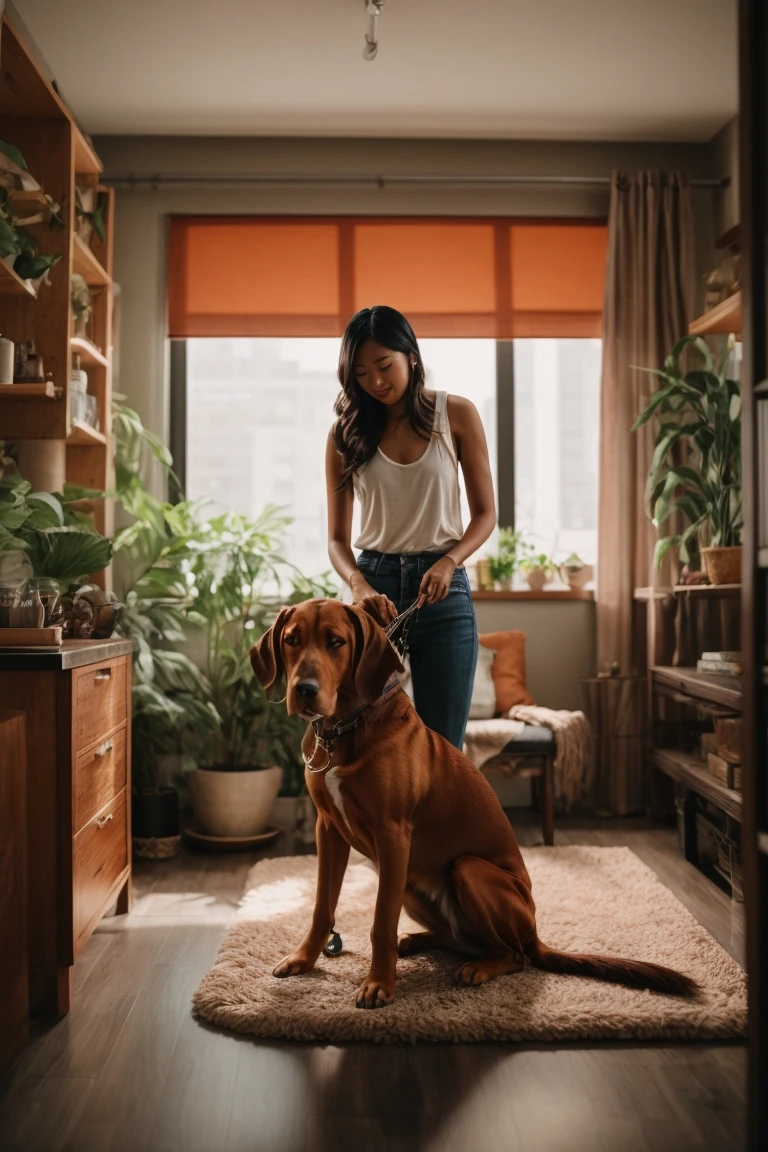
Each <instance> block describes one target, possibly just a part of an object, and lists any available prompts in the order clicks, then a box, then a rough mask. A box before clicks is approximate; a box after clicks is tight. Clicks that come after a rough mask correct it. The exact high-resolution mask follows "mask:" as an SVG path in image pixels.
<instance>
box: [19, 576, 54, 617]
mask: <svg viewBox="0 0 768 1152" xmlns="http://www.w3.org/2000/svg"><path fill="white" fill-rule="evenodd" d="M35 592H37V594H38V596H39V597H40V600H41V603H42V605H43V609H44V611H45V619H44V620H43V627H44V628H47V627H49V625H50V624H51V623H55V620H56V617H57V614H58V613H57V609H58V606H59V596H60V594H61V589H60V588H59V585H58V582H57V581H56V580H53V579H51V577H50V576H31V577H30V578H29V580H26V581H25V582H24V584H23V585H22V588H21V597H22V599H24V598H28V597H32V596H34V594H35Z"/></svg>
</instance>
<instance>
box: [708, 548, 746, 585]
mask: <svg viewBox="0 0 768 1152" xmlns="http://www.w3.org/2000/svg"><path fill="white" fill-rule="evenodd" d="M701 555H702V557H703V558H704V567H705V568H706V570H707V576H708V577H709V582H710V584H741V547H740V546H739V547H736V548H702V550H701Z"/></svg>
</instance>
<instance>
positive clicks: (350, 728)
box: [301, 677, 402, 773]
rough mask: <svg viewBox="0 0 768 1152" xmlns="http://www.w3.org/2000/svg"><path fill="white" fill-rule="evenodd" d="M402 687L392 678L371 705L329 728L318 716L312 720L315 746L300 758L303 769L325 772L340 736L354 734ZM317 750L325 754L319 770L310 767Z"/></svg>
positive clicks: (361, 707)
mask: <svg viewBox="0 0 768 1152" xmlns="http://www.w3.org/2000/svg"><path fill="white" fill-rule="evenodd" d="M401 689H402V685H401V683H400V681H399V680H398V679H397V678H396V677H393V678H392V680H390V681H389V683H388V684H385V686H384V691H383V692H382V694H381V696H379V697H378V699H377V700H374V701H373V703H371V704H361V705H360V707H359V708H355V710H354V712H350V714H349V715H348V716H344V717H343V719H341V720H337V721H336V723H335V724H333V725H332V726H331V727H330V728H323V727H322V724H323V720H324V717H323V716H320V717H318V719H317V720H313V721H312V722H311V723H312V731H313V732H314V734H315V746H314V748H313V749H312V755H311V756H306V755H305V754H304V752H302V754H301V758H302V760H303V761H304V767H305V768H306V769H307V771H308V772H312V773H315V772H325V770H326V768H329V767H330V765H331V758H332V756H333V746H334V744H335V743H336V741H337V740H338V739H339V737H340V736H346V734H347V733H348V732H354V730H355V728H359V726H360V725H361V724H362V723H363V721H364V720H365V719H366V718H367V716H368V715H369V713H371V712H374V711H375V710H376V709H377V708H381V706H382V704H386V702H387V700H389V699H391V697H392V696H394V695H395V693H397V692H399V691H401ZM318 748H322V749H323V750H324V752H325V754H326V762H325V764H323V765H322V767H320V768H313V767H312V760H314V758H315V753H316V752H317V750H318Z"/></svg>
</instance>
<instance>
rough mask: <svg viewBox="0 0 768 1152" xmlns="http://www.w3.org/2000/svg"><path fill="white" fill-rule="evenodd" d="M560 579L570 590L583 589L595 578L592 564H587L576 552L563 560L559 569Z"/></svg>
mask: <svg viewBox="0 0 768 1152" xmlns="http://www.w3.org/2000/svg"><path fill="white" fill-rule="evenodd" d="M559 572H560V579H561V580H562V581H563V583H564V584H567V585H568V587H569V588H583V587H584V585H585V584H588V583H589V581H590V580H591V579H592V576H593V568H592V565H591V564H586V563H585V562H584V561H583V560H582V559H581V557H580V556H579V555H578V554H577V553H576V552H571V554H570V556H569V557H568V558H567V559H566V560H563V562H562V564H561V565H560V567H559Z"/></svg>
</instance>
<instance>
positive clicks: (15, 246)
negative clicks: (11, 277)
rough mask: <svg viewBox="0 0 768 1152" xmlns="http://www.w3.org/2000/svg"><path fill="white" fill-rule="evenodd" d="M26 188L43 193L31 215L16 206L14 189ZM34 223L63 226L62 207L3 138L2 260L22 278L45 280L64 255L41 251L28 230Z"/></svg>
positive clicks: (0, 168)
mask: <svg viewBox="0 0 768 1152" xmlns="http://www.w3.org/2000/svg"><path fill="white" fill-rule="evenodd" d="M24 190H29V191H36V192H40V200H39V201H38V202H37V203H36V204H35V207H34V209H33V211H32V213H31V214H27V215H25V216H20V215H19V214H18V213H17V212H16V210H15V207H14V192H16V191H24ZM35 224H46V225H48V226H49V227H51V228H57V227H58V228H61V227H63V226H64V221H63V219H62V216H61V206H60V205H59V204H57V203H55V201H54V200H53V199H52V197H50V196H47V195H45V194H44V193H42V191H41V189H40V186H39V184H37V183H36V181H34V180H32V178H31V177H30V175H29V171H28V169H27V165H26V163H25V161H24V157H23V156H22V155H21V153H20V152H19V150H18V149H17V148H14V147H13V145H11V144H6V143H5V142H4V141H0V259H3V260H5V262H6V263H7V264H8V265H9V266H10V267H11V268H13V270H14V271H15V272H16V274H17V276H20V277H21V279H22V280H30V281H32V282H33V283H42V282H43V281H44V280H46V279H47V277H48V272H49V271H50V269H51V268H52V267H53V265H54V264H58V262H59V261H60V260H61V259H62V256H61V254H60V253H59V254H55V255H41V254H40V253H38V250H37V240H36V238H35V236H34V235H33V234H32V233H31V232H30V231H29V228H30V227H32V226H33V225H35Z"/></svg>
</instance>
